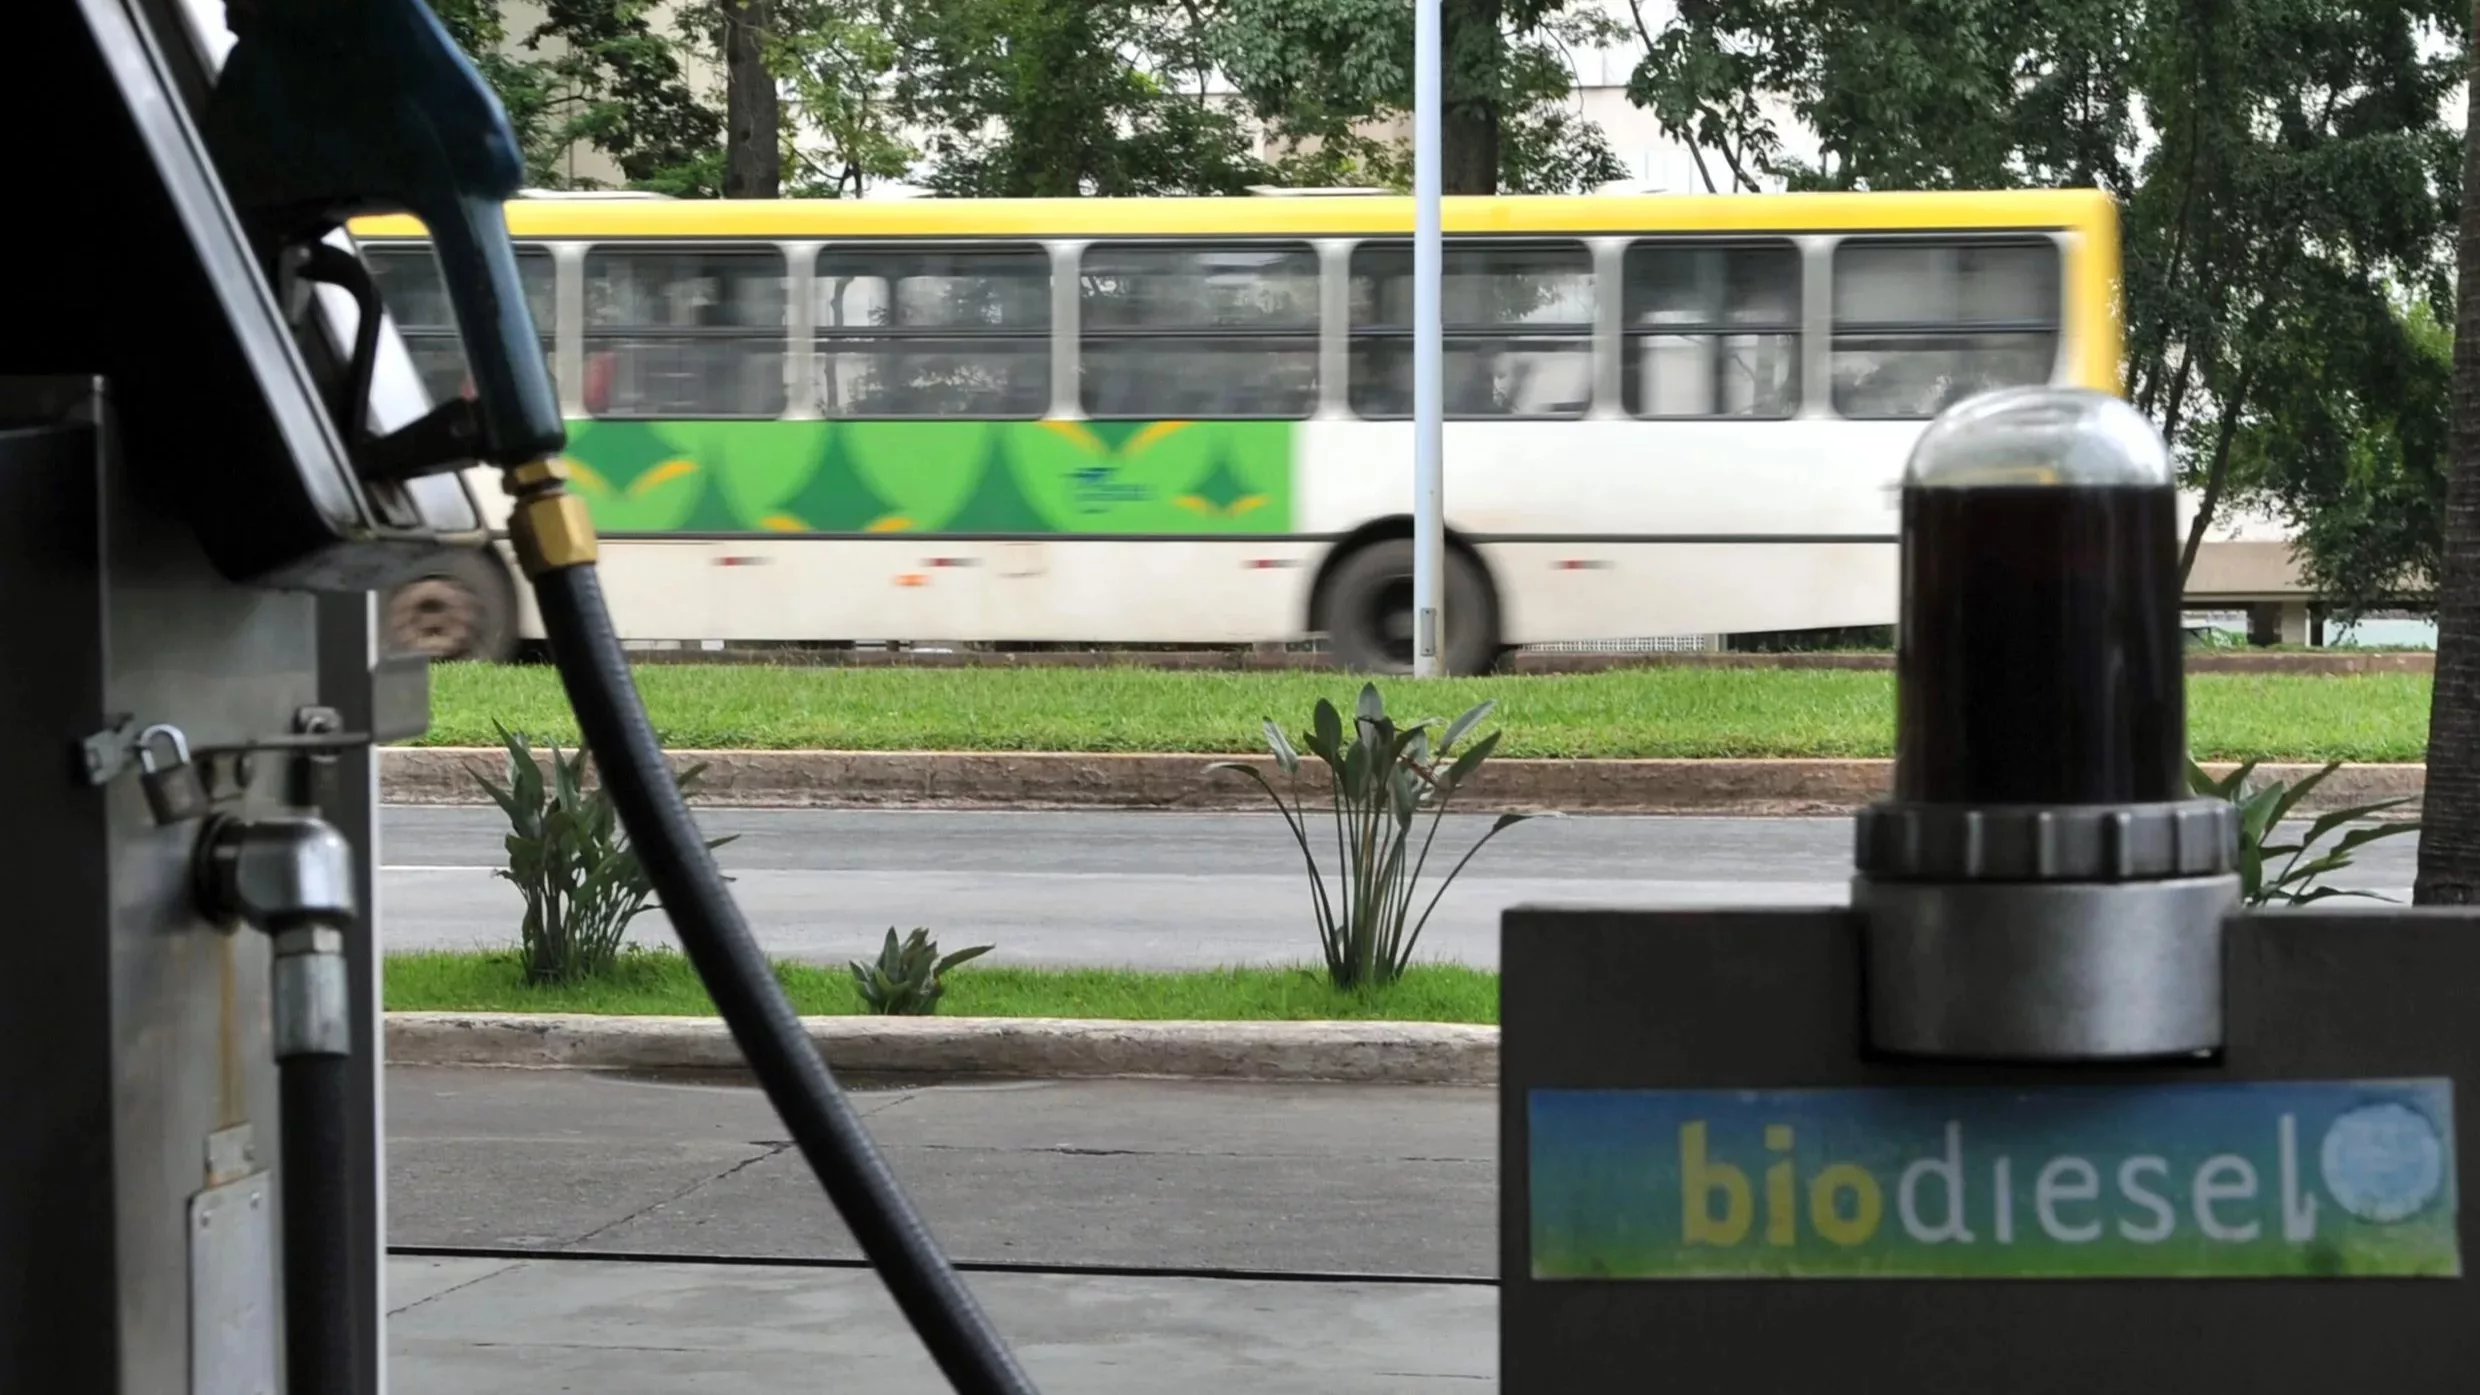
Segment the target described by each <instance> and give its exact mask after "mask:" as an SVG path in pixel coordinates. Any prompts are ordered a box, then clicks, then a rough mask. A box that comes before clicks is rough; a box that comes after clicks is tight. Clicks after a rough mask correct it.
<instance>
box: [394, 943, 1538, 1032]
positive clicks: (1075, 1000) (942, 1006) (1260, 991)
mask: <svg viewBox="0 0 2480 1395" xmlns="http://www.w3.org/2000/svg"><path fill="white" fill-rule="evenodd" d="M775 977H776V980H777V981H778V982H780V983H782V984H783V986H784V991H785V992H786V993H788V994H789V995H790V996H791V998H792V1002H793V1005H794V1006H795V1007H796V1008H798V1009H799V1011H800V1012H801V1014H802V1015H803V1016H808V1017H849V1016H857V1015H859V1014H860V1012H861V1010H862V1009H861V995H860V993H859V992H858V991H857V990H856V989H855V987H854V985H853V980H852V975H851V974H850V973H847V972H846V971H845V970H843V969H842V968H840V967H828V966H824V965H817V964H796V963H787V962H779V963H777V964H776V966H775ZM386 985H387V994H386V998H387V1010H388V1011H390V1012H511V1013H518V1012H543V1013H591V1014H600V1015H606V1016H617V1017H704V1016H712V1015H714V1011H715V1005H714V1003H713V1001H712V1000H710V999H709V998H708V997H707V996H706V989H705V988H704V986H703V985H701V984H700V983H699V982H698V978H697V973H696V971H695V970H693V969H692V968H690V966H689V961H688V960H687V959H686V958H684V957H682V956H681V955H680V954H679V953H678V952H676V951H673V950H635V951H631V952H628V953H625V954H623V955H622V956H621V958H620V962H619V964H618V965H617V966H616V967H615V969H614V970H613V972H612V974H611V976H610V977H608V978H606V979H602V980H599V981H596V982H592V983H584V984H575V985H562V986H547V985H535V984H529V983H527V982H526V981H525V975H524V971H523V969H522V968H521V967H520V965H519V963H518V961H517V956H516V954H515V952H514V951H512V950H500V951H483V952H479V953H449V952H431V953H420V954H395V955H390V956H388V960H387V967H386ZM939 1015H940V1016H942V1017H1081V1018H1100V1019H1106V1020H1110V1021H1122V1022H1170V1021H1204V1022H1338V1021H1362V1022H1474V1023H1485V1024H1488V1023H1496V1022H1497V1021H1498V975H1497V974H1495V973H1491V972H1487V971H1485V970H1480V969H1470V968H1465V967H1462V966H1460V965H1420V966H1416V967H1415V968H1414V969H1413V970H1412V971H1411V972H1410V973H1408V974H1407V975H1405V977H1404V979H1403V981H1402V982H1400V983H1397V984H1395V985H1394V986H1392V987H1390V988H1385V989H1380V990H1376V991H1372V992H1355V993H1339V992H1337V991H1335V990H1334V989H1332V988H1330V987H1328V986H1327V985H1326V984H1325V982H1324V981H1323V980H1322V978H1321V977H1320V976H1319V974H1318V973H1317V972H1315V971H1313V970H1310V969H1306V968H1234V969H1204V970H1193V971H1185V972H1178V973H1149V972H1145V971H1142V970H1133V969H1027V968H1005V967H996V966H993V967H982V966H974V967H968V968H962V969H958V970H957V971H955V972H954V973H952V974H950V975H948V978H947V994H946V996H945V997H943V998H941V999H940V1000H939Z"/></svg>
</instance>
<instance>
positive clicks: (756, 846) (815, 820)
mask: <svg viewBox="0 0 2480 1395" xmlns="http://www.w3.org/2000/svg"><path fill="white" fill-rule="evenodd" d="M701 822H702V823H703V824H704V826H705V827H706V829H707V831H708V832H709V834H710V835H713V836H724V835H732V836H734V837H735V838H736V841H735V842H733V843H731V844H729V845H727V846H726V847H724V848H723V849H722V850H721V851H720V852H719V853H718V854H717V855H718V857H719V858H720V859H721V861H722V863H723V866H724V868H725V870H726V871H727V872H728V873H729V874H731V875H732V877H733V878H734V882H735V884H734V887H733V890H734V892H735V894H737V895H738V896H739V897H740V899H741V904H742V906H743V907H744V908H745V909H746V910H747V911H748V913H749V915H750V918H751V921H752V922H753V924H754V925H755V927H756V929H757V932H758V935H759V938H760V940H761V942H762V943H763V944H764V945H765V946H766V948H767V949H768V950H769V951H771V952H772V953H774V954H777V955H779V956H782V957H786V958H796V959H808V960H816V961H821V962H840V961H842V960H845V959H848V958H852V957H855V956H859V955H867V954H870V953H873V952H875V950H876V949H877V947H878V944H879V942H880V940H881V939H882V938H883V937H884V936H885V934H886V932H887V930H888V928H889V927H891V926H892V927H896V928H899V929H910V928H912V927H914V926H917V925H919V926H927V927H929V928H930V930H931V931H932V933H933V934H934V935H936V936H937V937H938V938H939V939H940V940H941V941H942V942H943V943H948V944H980V943H995V944H997V945H998V946H999V950H998V953H997V955H995V956H994V962H999V963H1014V964H1028V965H1125V966H1131V967H1143V968H1160V969H1168V968H1203V967H1212V966H1216V965H1223V964H1248V963H1296V962H1300V961H1302V960H1304V959H1307V958H1312V957H1314V955H1315V952H1316V951H1315V941H1314V938H1313V936H1314V930H1313V929H1312V921H1311V919H1310V911H1309V899H1308V895H1309V894H1308V884H1307V875H1306V869H1305V867H1304V865H1303V863H1302V860H1301V854H1300V849H1299V847H1298V845H1297V844H1295V843H1294V842H1293V841H1292V837H1291V834H1290V833H1289V832H1288V831H1287V830H1286V828H1285V826H1284V825H1283V823H1282V822H1281V821H1280V820H1279V819H1278V818H1276V817H1275V816H1274V815H1272V814H1129V813H1104V812H1077V813H1002V812H970V813H966V812H955V813H950V812H936V811H918V812H916V811H901V812H899V811H840V810H813V809H780V810H778V809H719V810H709V811H706V812H705V813H703V814H702V815H701ZM1487 827H1488V824H1487V821H1486V820H1483V819H1460V818H1458V819H1450V820H1448V821H1447V823H1446V825H1445V826H1444V829H1443V831H1442V832H1441V833H1440V834H1439V843H1438V847H1439V851H1438V853H1437V854H1436V855H1434V857H1433V861H1432V866H1433V868H1436V867H1438V866H1439V865H1440V864H1441V863H1444V865H1447V866H1452V865H1453V861H1452V859H1453V858H1454V857H1460V856H1461V855H1462V853H1463V850H1464V848H1465V847H1467V846H1469V844H1470V843H1471V841H1472V840H1473V839H1474V838H1476V837H1478V836H1479V835H1480V834H1481V833H1482V832H1484V831H1485V830H1486V829H1487ZM505 832H506V829H505V824H504V823H503V822H502V821H501V818H500V815H499V813H498V811H497V810H494V809H488V808H430V807H410V806H407V807H391V808H389V809H387V810H386V811H385V814H384V819H383V825H382V830H381V835H380V854H381V861H382V863H383V864H384V865H385V867H386V871H385V872H384V874H383V876H382V881H381V893H380V894H381V918H382V931H383V934H384V935H385V937H386V943H387V945H388V947H389V948H390V949H392V950H409V949H470V948H477V947H481V946H486V945H499V944H505V943H508V942H509V941H510V940H511V939H512V938H513V937H514V934H515V925H516V921H517V907H518V904H519V903H518V900H517V894H516V891H515V889H514V888H513V887H511V886H510V885H509V884H508V883H506V882H504V881H500V880H497V879H495V878H493V877H492V875H491V869H492V868H493V867H496V866H499V865H501V858H502V850H501V840H502V839H503V837H504V836H505ZM1331 838H1332V831H1331V829H1330V830H1328V833H1327V839H1328V841H1327V844H1326V845H1324V846H1322V847H1321V849H1320V856H1321V857H1322V858H1323V865H1324V867H1325V868H1326V871H1327V873H1328V875H1330V876H1331V875H1332V873H1333V869H1334V862H1335V859H1334V853H1333V850H1332V847H1331ZM2418 841H2419V840H2418V837H2417V835H2406V836H2403V837H2399V838H2392V839H2386V840H2384V841H2381V842H2378V843H2375V844H2372V845H2370V846H2368V847H2367V848H2365V849H2362V850H2361V851H2360V853H2359V860H2358V863H2357V865H2355V866H2353V867H2352V868H2350V869H2349V870H2348V872H2346V873H2345V874H2344V875H2343V876H2341V877H2340V878H2337V879H2336V884H2338V885H2345V886H2353V887H2361V888H2366V889H2371V890H2377V891H2381V892H2384V893H2386V894H2389V895H2394V896H2397V897H2402V898H2406V899H2407V898H2408V896H2409V891H2410V885H2411V879H2412V869H2413V865H2414V862H2415V859H2416V851H2417V846H2418ZM1850 866H1851V821H1850V820H1849V819H1847V818H1817V819H1779V818H1751V819H1707V818H1630V817H1593V818H1571V819H1541V820H1534V821H1532V822H1528V823H1524V824H1520V825H1518V826H1516V827H1515V828H1512V829H1509V830H1508V831H1506V832H1505V833H1502V834H1500V835H1499V836H1498V837H1497V838H1496V839H1495V840H1493V841H1492V842H1491V844H1490V845H1489V846H1488V847H1486V848H1484V849H1482V851H1481V853H1480V855H1479V856H1477V857H1475V858H1474V859H1473V861H1472V864H1471V865H1470V867H1468V868H1467V869H1466V870H1465V872H1464V873H1463V875H1462V876H1461V877H1459V878H1458V879H1457V880H1456V882H1455V885H1454V886H1453V888H1452V889H1450V890H1449V891H1448V893H1447V895H1446V899H1445V900H1444V901H1443V902H1441V903H1440V905H1439V908H1438V912H1437V915H1436V917H1435V918H1434V919H1433V920H1432V921H1431V922H1430V926H1429V929H1428V931H1427V932H1426V933H1425V935H1424V937H1423V947H1424V957H1430V958H1438V959H1447V960H1453V961H1457V962H1462V963H1467V964H1474V965H1482V966H1494V965H1495V964H1496V963H1497V960H1498V919H1499V914H1500V913H1501V912H1502V911H1504V910H1505V909H1506V908H1507V907H1509V906H1513V905H1519V904H1550V905H1595V906H1694V905H1751V904H1759V905H1841V904H1843V903H1844V902H1845V901H1846V900H1847V899H1848V898H1849V881H1848V878H1849V876H1850ZM637 937H638V938H639V939H641V940H643V941H645V942H648V943H657V944H662V943H670V942H671V931H670V927H669V924H668V923H667V922H666V921H665V920H664V919H663V917H662V915H661V913H659V912H656V913H650V914H648V915H647V916H646V917H644V918H643V919H642V920H640V921H639V922H638V926H637Z"/></svg>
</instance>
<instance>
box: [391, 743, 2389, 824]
mask: <svg viewBox="0 0 2480 1395" xmlns="http://www.w3.org/2000/svg"><path fill="white" fill-rule="evenodd" d="M670 755H671V758H672V762H673V768H674V769H675V770H678V769H681V768H684V767H686V766H689V765H694V764H698V763H704V764H705V765H706V767H707V769H706V774H705V776H704V778H703V779H702V780H701V781H700V785H699V790H698V795H697V802H698V803H699V804H700V805H703V806H708V807H714V808H831V809H850V808H924V807H932V808H948V809H1130V810H1176V811H1190V812H1235V811H1237V812H1258V811H1263V810H1264V809H1266V807H1267V803H1268V801H1267V799H1266V795H1265V792H1264V791H1262V790H1260V789H1259V788H1258V787H1257V785H1256V783H1255V782H1254V781H1251V780H1247V779H1244V778H1242V777H1240V776H1238V775H1233V774H1220V775H1209V774H1207V773H1206V769H1205V767H1206V766H1207V765H1208V764H1210V763H1212V762H1215V761H1218V760H1232V759H1241V760H1247V761H1249V762H1250V763H1251V764H1253V765H1255V766H1256V767H1257V768H1258V769H1259V770H1261V771H1263V772H1264V773H1265V774H1266V775H1267V776H1268V777H1270V778H1272V779H1274V780H1275V781H1276V783H1277V786H1278V787H1281V785H1282V776H1281V774H1280V772H1279V771H1278V770H1277V768H1276V766H1275V764H1274V761H1273V759H1272V758H1271V757H1267V756H1244V757H1231V756H1214V755H1171V754H1145V755H1074V754H1065V753H1044V752H994V753H950V752H937V751H674V752H671V753H670ZM506 760H507V755H506V753H505V752H503V751H500V750H498V749H496V748H484V747H457V746H420V747H417V746H390V747H384V748H382V749H381V751H380V753H379V797H380V799H381V800H382V802H385V803H389V804H478V803H481V802H483V801H482V797H481V793H480V791H479V790H478V789H477V788H476V786H475V784H474V780H473V775H472V773H471V772H472V771H474V770H475V769H481V770H486V771H491V772H493V773H494V774H496V773H497V772H499V771H501V770H503V769H505V763H506ZM2230 768H2231V767H2230V766H2229V765H2227V764H2218V763H2217V764H2213V765H2208V766H2207V767H2206V769H2207V770H2209V771H2212V772H2214V773H2216V774H2220V773H2224V772H2227V771H2228V770H2229V769H2230ZM2257 768H2258V770H2259V772H2260V773H2261V774H2262V775H2263V776H2264V777H2265V778H2268V779H2280V780H2295V779H2298V778H2300V777H2302V776H2304V775H2307V774H2310V773H2312V772H2314V771H2315V770H2317V769H2318V768H2319V767H2318V766H2315V765H2305V764H2281V765H2275V764H2266V765H2262V766H2259V767H2257ZM1893 770H1894V763H1893V762H1892V761H1885V760H1518V759H1506V760H1495V761H1492V762H1490V763H1489V764H1488V765H1486V766H1483V767H1482V769H1481V773H1480V774H1479V775H1478V776H1476V777H1475V778H1474V780H1473V781H1472V783H1471V784H1470V785H1469V786H1467V787H1466V793H1465V795H1464V797H1463V801H1462V804H1461V806H1460V807H1462V808H1464V809H1467V810H1471V811H1475V812H1483V813H1489V812H1547V811H1552V810H1555V811H1558V812H1562V813H1569V814H1689V815H1706V816H1739V817H1772V816H1786V815H1821V814H1825V815H1830V814H1847V813H1850V812H1852V811H1853V810H1855V809H1858V808H1860V807H1862V806H1864V805H1866V804H1868V803H1870V802H1872V801H1874V800H1877V799H1881V798H1883V797H1885V795H1886V793H1887V792H1888V790H1889V788H1890V786H1891V782H1892V779H1893ZM2426 778H2427V767H2426V766H2424V765H2346V766H2344V767H2342V768H2341V769H2340V770H2337V771H2335V772H2334V774H2333V775H2332V776H2331V777H2329V778H2328V779H2327V780H2326V781H2325V782H2324V783H2323V784H2322V785H2319V786H2318V787H2317V789H2316V791H2315V793H2314V794H2313V795H2311V796H2310V797H2309V798H2308V799H2307V800H2306V801H2304V802H2303V803H2302V804H2301V806H2300V807H2301V808H2302V809H2303V810H2304V811H2307V812H2312V813H2316V812H2323V811H2325V810H2329V809H2339V808H2348V807H2352V806H2355V805H2361V804H2370V803H2375V802H2377V801H2379V800H2385V799H2395V798H2401V797H2405V796H2408V797H2411V798H2413V799H2414V800H2416V799H2417V798H2418V797H2419V796H2420V794H2421V792H2422V789H2423V787H2424V784H2425V782H2426ZM1326 788H1327V783H1326V772H1325V767H1323V766H1321V765H1318V764H1317V763H1316V762H1314V761H1311V762H1307V763H1305V764H1304V765H1303V767H1302V770H1301V781H1300V790H1301V793H1302V795H1303V796H1304V797H1306V798H1308V799H1309V800H1310V801H1311V802H1312V803H1314V802H1316V801H1317V800H1319V799H1321V798H1322V797H1323V796H1324V794H1325V792H1326ZM2417 812H2418V809H2417V806H2416V804H2414V805H2412V806H2406V807H2405V808H2404V809H2402V810H2400V811H2399V814H2400V815H2401V816H2410V815H2414V814H2416V813H2417Z"/></svg>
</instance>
